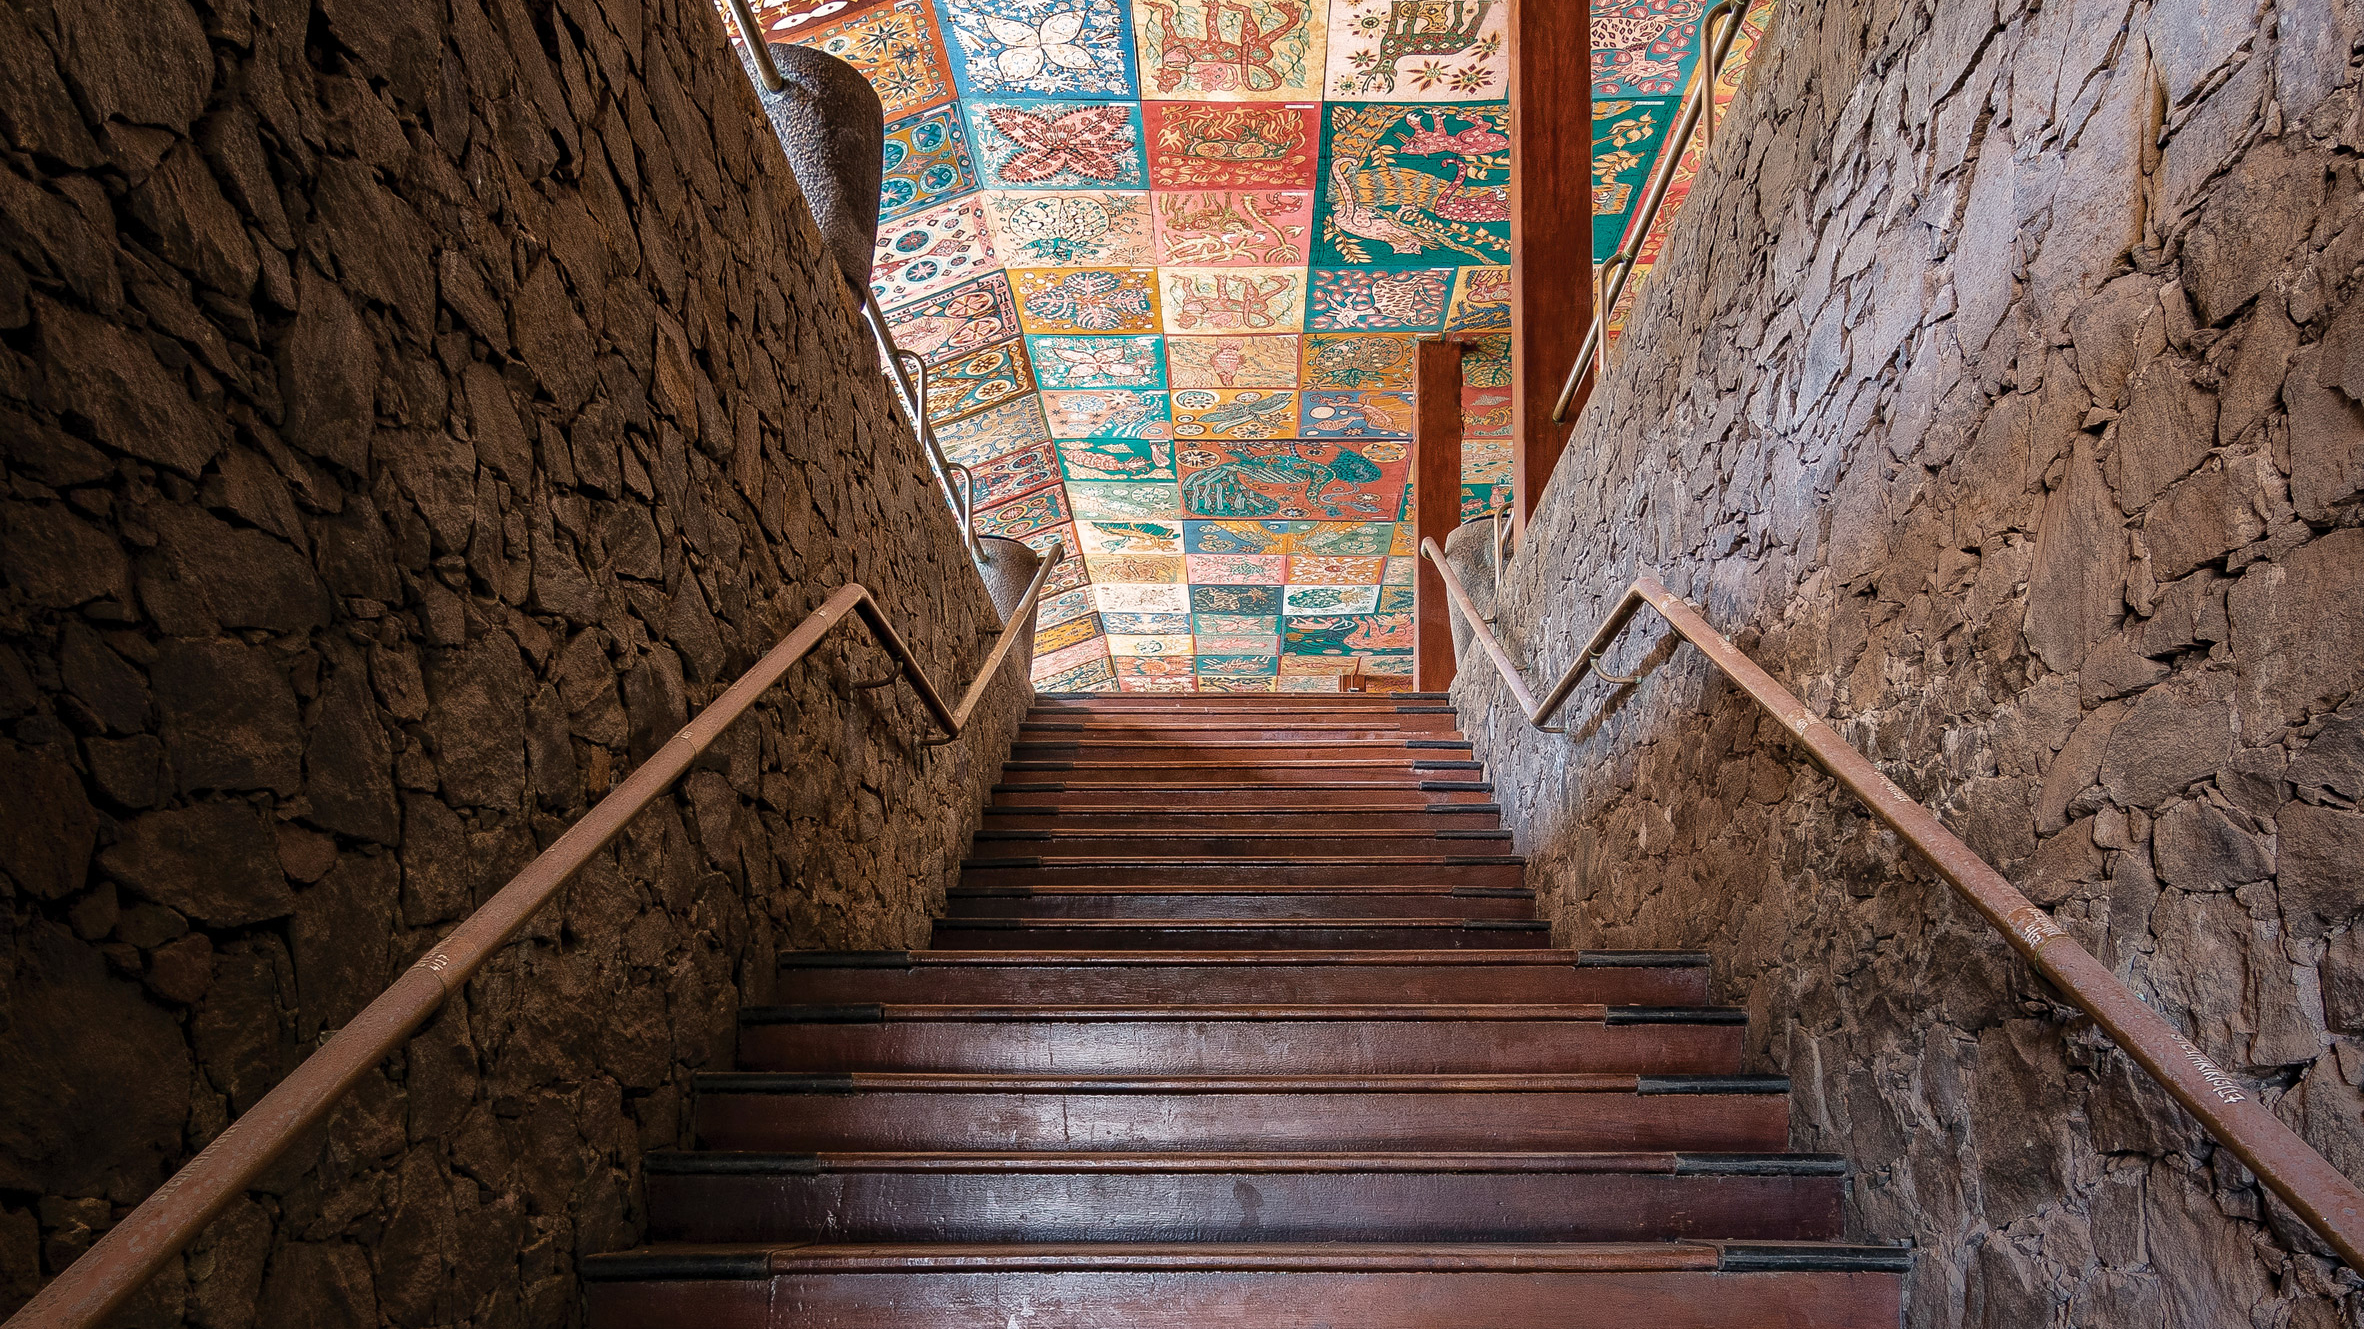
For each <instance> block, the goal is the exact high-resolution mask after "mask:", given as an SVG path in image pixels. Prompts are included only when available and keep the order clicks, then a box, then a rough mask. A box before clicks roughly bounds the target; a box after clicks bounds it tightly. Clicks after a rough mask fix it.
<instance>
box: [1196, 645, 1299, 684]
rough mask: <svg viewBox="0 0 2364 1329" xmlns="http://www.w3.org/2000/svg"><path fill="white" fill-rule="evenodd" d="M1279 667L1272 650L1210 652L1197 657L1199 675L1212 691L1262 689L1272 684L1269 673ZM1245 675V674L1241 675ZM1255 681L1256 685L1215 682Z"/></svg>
mask: <svg viewBox="0 0 2364 1329" xmlns="http://www.w3.org/2000/svg"><path fill="white" fill-rule="evenodd" d="M1279 667H1280V661H1279V660H1278V659H1276V658H1275V657H1274V656H1273V655H1271V654H1270V653H1260V654H1256V655H1217V654H1214V653H1213V652H1209V653H1207V654H1205V655H1201V656H1200V657H1198V676H1199V678H1200V679H1201V680H1202V683H1203V685H1205V686H1206V690H1207V691H1209V692H1250V691H1254V692H1262V691H1267V690H1269V689H1270V688H1271V686H1272V684H1271V682H1270V678H1269V676H1270V675H1271V674H1272V672H1273V671H1274V670H1275V669H1277V668H1279ZM1242 675H1245V676H1246V677H1240V676H1242ZM1234 681H1237V682H1242V683H1244V682H1249V681H1253V682H1255V683H1257V684H1258V685H1259V686H1257V687H1255V688H1239V687H1222V686H1215V685H1218V684H1222V683H1228V682H1234Z"/></svg>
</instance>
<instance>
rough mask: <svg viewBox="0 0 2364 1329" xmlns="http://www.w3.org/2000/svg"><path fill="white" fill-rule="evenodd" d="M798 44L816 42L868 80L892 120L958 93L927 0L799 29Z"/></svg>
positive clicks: (899, 2)
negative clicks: (821, 25) (815, 26)
mask: <svg viewBox="0 0 2364 1329" xmlns="http://www.w3.org/2000/svg"><path fill="white" fill-rule="evenodd" d="M795 41H796V44H797V45H799V46H817V47H819V48H820V49H821V50H824V51H826V52H828V53H829V54H831V55H834V56H836V57H837V58H838V59H840V60H843V61H845V62H846V63H847V64H849V65H852V66H853V67H854V68H856V69H859V70H861V71H862V76H863V77H864V78H867V79H869V80H870V86H871V87H872V88H874V89H876V90H877V92H878V100H879V104H880V105H881V106H883V107H884V108H885V110H886V118H887V119H888V120H890V121H894V120H900V119H903V118H904V117H905V116H910V115H916V114H918V113H919V112H921V111H924V110H926V109H928V108H929V107H931V106H942V105H944V104H945V103H947V102H949V101H951V100H952V99H953V97H954V96H955V95H956V85H955V84H954V83H953V80H952V64H951V61H950V59H949V58H947V56H946V54H945V51H944V34H943V33H942V31H940V30H939V29H938V28H937V26H936V11H935V7H934V6H932V5H930V4H929V3H928V2H927V0H893V2H892V3H891V4H886V5H881V6H878V7H876V8H867V9H863V10H860V11H858V12H857V13H855V14H854V15H853V16H852V17H850V18H844V19H839V20H838V21H836V22H834V23H830V24H827V25H826V26H823V27H818V28H811V29H805V30H800V31H799V32H798V33H797V34H796V37H795Z"/></svg>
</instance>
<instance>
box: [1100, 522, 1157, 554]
mask: <svg viewBox="0 0 2364 1329" xmlns="http://www.w3.org/2000/svg"><path fill="white" fill-rule="evenodd" d="M1075 539H1076V543H1077V545H1078V546H1079V547H1080V548H1081V549H1082V551H1083V552H1084V553H1085V554H1086V555H1112V554H1179V553H1181V552H1182V523H1180V522H1178V521H1165V522H1158V521H1086V522H1077V523H1076V526H1075Z"/></svg>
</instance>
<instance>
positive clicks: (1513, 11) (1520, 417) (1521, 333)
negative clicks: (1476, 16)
mask: <svg viewBox="0 0 2364 1329" xmlns="http://www.w3.org/2000/svg"><path fill="white" fill-rule="evenodd" d="M1510 62H1511V63H1510V207H1511V213H1510V290H1511V294H1510V365H1511V371H1510V372H1511V380H1510V381H1511V408H1510V411H1511V441H1512V449H1511V463H1510V464H1511V479H1512V481H1513V483H1514V484H1515V485H1516V487H1517V490H1518V497H1517V499H1516V501H1515V502H1514V503H1513V505H1512V507H1511V516H1512V521H1513V522H1514V523H1515V524H1516V527H1517V529H1519V530H1522V531H1523V530H1525V528H1526V524H1527V519H1528V518H1529V517H1530V516H1532V515H1533V514H1534V511H1535V504H1536V501H1537V500H1538V499H1539V498H1541V497H1542V494H1543V486H1544V484H1545V482H1547V481H1549V480H1550V479H1551V471H1552V467H1554V466H1556V465H1558V464H1559V459H1560V449H1561V448H1562V447H1563V446H1565V445H1566V443H1567V435H1568V431H1567V428H1566V427H1565V426H1563V425H1555V424H1553V423H1552V422H1551V408H1552V404H1553V403H1554V402H1556V401H1557V400H1558V399H1559V393H1560V384H1561V383H1562V382H1564V381H1565V380H1566V379H1567V376H1568V366H1569V365H1570V364H1572V363H1574V362H1575V359H1576V352H1577V350H1578V349H1579V348H1580V347H1582V346H1583V344H1584V333H1585V329H1586V327H1587V326H1589V325H1590V324H1591V322H1592V8H1591V6H1590V5H1589V4H1581V3H1577V0H1510Z"/></svg>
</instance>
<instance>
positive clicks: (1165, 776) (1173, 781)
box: [1002, 753, 1486, 801]
mask: <svg viewBox="0 0 2364 1329" xmlns="http://www.w3.org/2000/svg"><path fill="white" fill-rule="evenodd" d="M1002 778H1003V779H1004V780H1010V781H1018V780H1052V781H1058V782H1060V783H1063V784H1065V785H1067V786H1068V787H1069V788H1074V787H1075V786H1077V785H1127V786H1133V785H1139V786H1145V787H1148V788H1157V787H1160V786H1164V785H1184V786H1189V785H1206V784H1253V785H1258V786H1263V787H1264V789H1265V793H1264V797H1265V799H1266V800H1267V801H1270V800H1271V799H1272V798H1273V797H1274V796H1275V794H1276V793H1277V794H1279V795H1282V796H1288V795H1291V794H1292V793H1293V788H1292V787H1293V786H1296V785H1310V784H1330V783H1334V782H1339V781H1353V782H1356V783H1358V784H1362V785H1364V786H1366V787H1371V788H1384V789H1390V790H1395V791H1398V792H1401V791H1407V790H1417V789H1418V788H1419V787H1420V785H1421V783H1422V782H1423V781H1427V782H1430V783H1452V784H1482V783H1484V782H1485V779H1486V773H1485V772H1484V771H1483V770H1481V769H1479V768H1478V765H1477V763H1476V762H1473V761H1470V760H1468V759H1466V758H1462V757H1456V756H1453V755H1451V754H1449V753H1448V754H1445V755H1443V756H1438V757H1422V756H1418V755H1416V754H1413V755H1405V754H1397V755H1395V756H1392V757H1382V756H1371V757H1359V756H1358V757H1337V758H1321V757H1306V758H1303V759H1301V760H1300V761H1297V762H1294V763H1292V762H1291V761H1290V759H1288V758H1274V759H1271V760H1263V761H1259V760H1253V759H1251V760H1229V759H1215V760H1209V761H1205V762H1186V761H1174V762H1166V763H1154V764H1153V763H1151V762H1146V761H1124V760H1111V761H1109V762H1107V763H1105V764H1097V763H1094V762H1092V761H1090V760H1089V759H1078V760H1075V761H1067V760H1059V761H1020V760H1012V761H1011V762H1009V763H1008V764H1007V765H1005V766H1003V767H1002Z"/></svg>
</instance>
